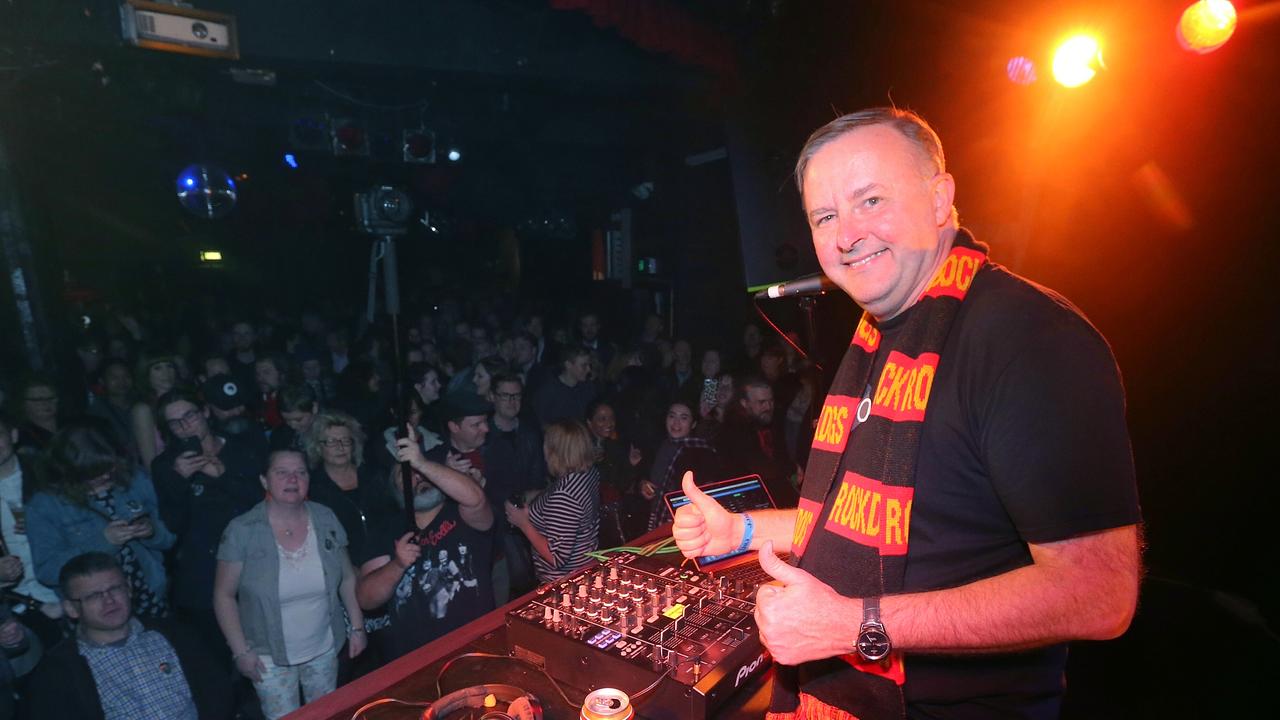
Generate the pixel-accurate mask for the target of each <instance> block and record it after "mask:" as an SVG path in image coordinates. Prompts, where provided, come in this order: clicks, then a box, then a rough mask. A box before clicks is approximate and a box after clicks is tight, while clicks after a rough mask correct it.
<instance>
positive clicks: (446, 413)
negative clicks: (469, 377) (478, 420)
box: [440, 390, 493, 424]
mask: <svg viewBox="0 0 1280 720" xmlns="http://www.w3.org/2000/svg"><path fill="white" fill-rule="evenodd" d="M491 412H493V403H490V402H489V401H488V400H485V399H484V398H482V397H480V396H479V395H477V394H475V393H474V392H472V391H470V390H455V391H453V392H451V393H449V394H447V395H445V396H444V397H443V398H442V399H441V400H440V414H441V416H442V417H443V418H444V419H445V420H447V421H448V422H451V423H454V424H458V423H461V422H462V420H463V418H469V417H476V416H481V415H485V416H487V415H488V414H489V413H491Z"/></svg>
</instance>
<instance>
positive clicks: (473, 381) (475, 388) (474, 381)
mask: <svg viewBox="0 0 1280 720" xmlns="http://www.w3.org/2000/svg"><path fill="white" fill-rule="evenodd" d="M505 372H507V365H506V363H504V362H503V361H502V358H500V357H497V356H490V357H487V358H482V359H480V360H479V361H477V362H476V363H475V364H474V365H472V366H471V367H469V368H465V369H463V370H462V372H459V373H458V374H457V375H454V376H453V378H451V379H450V380H449V389H448V392H449V393H454V392H460V391H461V392H474V393H475V394H476V395H478V396H480V397H482V398H484V399H486V400H488V399H489V394H490V393H491V392H492V391H493V376H494V375H501V374H503V373H505Z"/></svg>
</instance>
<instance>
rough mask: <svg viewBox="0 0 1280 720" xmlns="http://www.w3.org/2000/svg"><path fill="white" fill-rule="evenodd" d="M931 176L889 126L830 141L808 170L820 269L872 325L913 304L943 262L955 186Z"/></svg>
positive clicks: (809, 213)
mask: <svg viewBox="0 0 1280 720" xmlns="http://www.w3.org/2000/svg"><path fill="white" fill-rule="evenodd" d="M933 173H934V171H933V169H932V166H931V164H930V163H929V162H927V161H926V160H925V159H924V157H923V156H922V154H921V153H920V152H919V151H918V150H917V148H916V147H915V146H914V145H913V144H912V143H911V141H909V140H907V138H906V137H904V136H903V135H902V134H901V133H899V132H898V131H897V130H894V129H893V128H891V127H889V126H887V125H872V126H869V127H863V128H859V129H857V130H854V131H852V132H849V133H847V134H845V135H843V136H841V137H839V138H837V139H836V140H833V141H831V142H830V143H829V144H828V145H827V146H826V147H823V148H822V149H821V150H819V151H818V152H817V153H816V154H815V155H814V156H813V158H812V159H811V160H810V162H809V166H808V169H807V170H806V171H805V178H804V183H805V184H804V208H805V215H806V217H807V219H808V221H809V228H810V231H811V233H812V235H813V247H814V250H815V251H816V253H817V255H818V262H819V263H820V264H821V265H822V270H823V272H825V273H826V275H827V277H829V278H831V279H832V281H834V282H835V283H836V285H838V286H840V288H841V289H842V290H844V291H845V293H847V294H848V295H849V296H850V297H851V298H853V299H854V301H855V302H857V303H858V304H859V305H861V306H862V308H863V309H865V310H866V311H867V312H869V313H871V315H872V316H874V317H875V318H877V319H880V320H887V319H889V318H892V317H895V316H897V315H898V314H899V313H901V312H902V311H903V310H906V309H907V308H908V307H910V306H911V305H912V304H913V303H915V301H916V299H917V298H919V297H920V294H921V293H923V292H924V290H925V288H926V287H927V286H928V284H929V280H930V279H931V278H932V277H933V275H934V273H935V272H936V271H937V268H938V267H939V265H941V263H942V261H943V260H944V259H946V250H947V248H946V242H945V238H944V235H943V231H944V230H945V228H946V227H947V226H948V224H949V223H950V219H951V207H952V200H953V199H954V197H955V181H954V180H953V179H952V178H951V176H950V175H948V174H946V173H940V174H936V175H935V174H933Z"/></svg>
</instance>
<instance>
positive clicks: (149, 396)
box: [130, 353, 178, 468]
mask: <svg viewBox="0 0 1280 720" xmlns="http://www.w3.org/2000/svg"><path fill="white" fill-rule="evenodd" d="M177 382H178V365H177V363H175V362H174V360H173V356H172V355H168V354H163V353H154V354H150V355H146V356H144V357H142V359H140V360H139V361H138V370H137V377H136V379H135V380H134V383H133V386H134V388H135V389H136V390H137V391H138V394H139V396H140V399H139V401H138V402H136V403H134V405H133V410H132V411H131V412H130V414H131V417H132V418H133V437H134V441H135V442H137V443H138V460H139V461H140V462H141V463H142V467H144V468H147V467H151V461H152V460H155V459H156V456H157V455H159V454H160V453H162V452H164V439H163V437H162V436H161V433H160V430H159V428H158V427H157V426H156V418H155V414H154V413H153V412H152V407H153V406H154V405H155V402H156V400H157V399H158V398H159V397H160V396H161V395H164V394H165V393H167V392H169V391H170V390H172V389H173V388H174V385H176V384H177Z"/></svg>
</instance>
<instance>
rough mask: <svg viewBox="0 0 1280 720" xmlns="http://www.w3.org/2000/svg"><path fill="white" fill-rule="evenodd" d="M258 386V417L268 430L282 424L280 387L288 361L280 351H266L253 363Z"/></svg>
mask: <svg viewBox="0 0 1280 720" xmlns="http://www.w3.org/2000/svg"><path fill="white" fill-rule="evenodd" d="M253 370H254V381H255V383H256V385H255V387H257V388H258V402H257V407H258V417H259V419H261V420H262V424H263V425H264V426H266V428H267V430H268V431H271V430H275V429H276V428H278V427H280V426H281V425H284V420H283V419H282V418H281V417H280V388H281V387H283V386H284V382H285V380H286V379H287V377H288V373H289V363H288V361H287V360H286V359H285V356H284V355H282V354H280V353H266V354H265V355H262V356H260V357H259V358H258V359H257V361H255V362H254V364H253Z"/></svg>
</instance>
